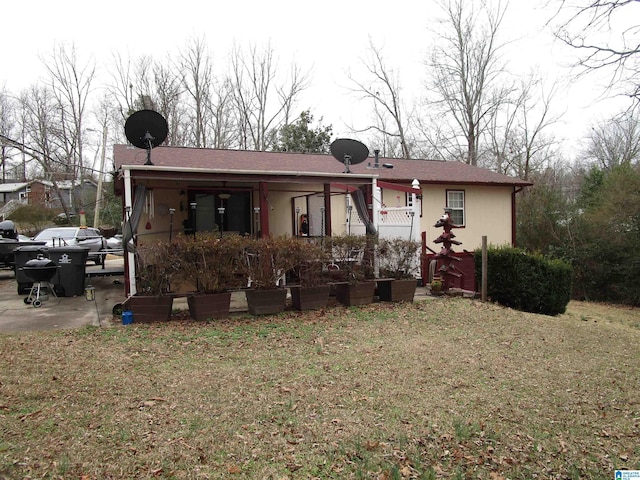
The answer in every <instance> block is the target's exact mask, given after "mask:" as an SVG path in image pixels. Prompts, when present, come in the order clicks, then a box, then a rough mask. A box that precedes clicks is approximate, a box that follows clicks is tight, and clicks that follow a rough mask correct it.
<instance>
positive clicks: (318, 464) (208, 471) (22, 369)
mask: <svg viewBox="0 0 640 480" xmlns="http://www.w3.org/2000/svg"><path fill="white" fill-rule="evenodd" d="M611 312H613V313H611ZM639 344H640V317H639V315H638V312H637V311H636V310H630V309H619V308H615V307H603V306H597V305H585V304H579V303H576V304H571V305H570V309H569V311H568V313H567V314H565V315H563V316H559V317H555V318H554V317H545V316H539V315H531V314H525V313H521V312H516V311H512V310H508V309H503V308H501V307H499V306H495V305H491V304H482V303H479V302H475V301H470V300H464V299H443V298H439V299H434V300H428V301H423V302H416V303H414V304H407V305H398V306H392V305H389V304H376V305H371V306H366V307H361V308H354V309H345V308H341V307H336V308H332V309H328V310H326V311H322V312H310V313H293V312H288V313H285V314H282V315H279V316H276V317H266V318H258V319H253V318H249V317H245V316H239V317H234V318H232V319H230V320H226V321H216V322H212V323H192V322H188V321H173V322H171V323H169V324H157V325H135V324H134V325H132V326H129V327H122V326H116V327H114V328H101V329H97V328H84V329H80V330H75V331H62V332H47V333H42V332H41V333H33V334H16V335H5V336H0V354H1V357H0V365H1V369H0V371H1V372H2V378H1V380H0V382H1V384H0V416H1V418H0V420H1V425H0V432H1V433H2V435H1V439H0V472H2V473H4V475H6V476H7V477H8V478H43V477H44V478H69V479H71V478H74V479H77V478H86V479H94V478H95V479H104V478H181V479H182V478H185V479H186V478H189V479H191V478H269V479H271V478H273V479H283V478H377V479H391V478H441V477H443V478H483V479H500V478H522V479H525V478H527V479H528V478H534V477H535V478H593V479H595V478H613V471H614V469H616V468H629V469H640V437H639V423H640V406H639V403H638V402H639V400H638V386H639V384H640V382H639V380H640V359H639V355H638V345H639ZM1 477H2V475H1V474H0V478H1Z"/></svg>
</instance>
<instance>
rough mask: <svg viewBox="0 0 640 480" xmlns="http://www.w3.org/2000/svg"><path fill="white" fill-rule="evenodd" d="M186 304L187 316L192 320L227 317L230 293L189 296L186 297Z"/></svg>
mask: <svg viewBox="0 0 640 480" xmlns="http://www.w3.org/2000/svg"><path fill="white" fill-rule="evenodd" d="M187 304H188V305H189V315H190V316H191V318H193V319H194V320H198V321H203V320H208V319H211V318H224V317H227V316H228V315H229V307H230V306H231V292H225V293H206V294H200V295H190V296H188V297H187Z"/></svg>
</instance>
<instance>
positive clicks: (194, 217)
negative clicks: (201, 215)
mask: <svg viewBox="0 0 640 480" xmlns="http://www.w3.org/2000/svg"><path fill="white" fill-rule="evenodd" d="M189 206H190V207H191V213H192V215H191V216H192V217H193V236H194V237H195V236H196V230H197V229H198V228H197V226H198V224H197V217H196V209H197V208H198V204H197V203H196V202H191V203H190V204H189Z"/></svg>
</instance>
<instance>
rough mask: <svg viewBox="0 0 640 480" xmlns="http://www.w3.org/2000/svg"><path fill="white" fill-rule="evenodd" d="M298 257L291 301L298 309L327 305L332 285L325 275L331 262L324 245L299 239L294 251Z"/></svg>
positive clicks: (318, 307)
mask: <svg viewBox="0 0 640 480" xmlns="http://www.w3.org/2000/svg"><path fill="white" fill-rule="evenodd" d="M292 253H293V255H294V257H295V258H296V262H295V266H294V268H293V270H292V281H293V282H294V283H292V284H291V285H290V286H289V290H290V291H291V303H292V306H293V308H294V309H296V310H301V311H304V310H317V309H322V308H325V307H326V306H327V303H328V302H329V293H330V285H329V283H328V281H327V277H326V275H325V268H326V265H327V264H328V262H329V260H330V259H329V258H328V255H327V251H326V249H325V248H324V246H323V245H322V244H320V243H317V242H315V241H313V240H310V239H299V240H298V243H297V245H296V248H295V250H294V251H293V252H292Z"/></svg>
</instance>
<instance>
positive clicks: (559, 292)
mask: <svg viewBox="0 0 640 480" xmlns="http://www.w3.org/2000/svg"><path fill="white" fill-rule="evenodd" d="M474 259H475V267H476V278H477V279H478V281H479V283H480V282H481V279H482V273H481V272H482V251H481V250H476V251H475V255H474ZM572 275H573V272H572V269H571V266H570V265H569V264H567V263H566V262H563V261H562V260H555V259H549V258H546V257H544V256H542V255H532V254H528V253H525V252H524V251H523V250H520V249H517V248H513V247H497V248H496V247H492V248H490V249H489V250H488V252H487V295H488V296H489V298H490V299H491V300H492V301H494V302H498V303H500V304H502V305H505V306H507V307H511V308H514V309H516V310H522V311H525V312H532V313H541V314H545V315H558V314H560V313H564V312H565V311H566V309H567V304H568V303H569V300H570V299H571V278H572Z"/></svg>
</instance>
